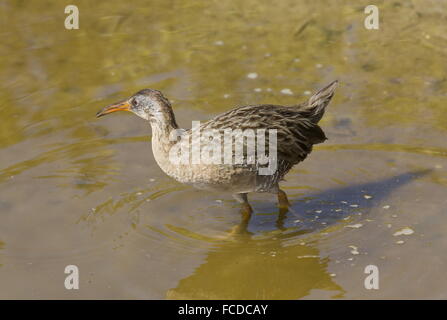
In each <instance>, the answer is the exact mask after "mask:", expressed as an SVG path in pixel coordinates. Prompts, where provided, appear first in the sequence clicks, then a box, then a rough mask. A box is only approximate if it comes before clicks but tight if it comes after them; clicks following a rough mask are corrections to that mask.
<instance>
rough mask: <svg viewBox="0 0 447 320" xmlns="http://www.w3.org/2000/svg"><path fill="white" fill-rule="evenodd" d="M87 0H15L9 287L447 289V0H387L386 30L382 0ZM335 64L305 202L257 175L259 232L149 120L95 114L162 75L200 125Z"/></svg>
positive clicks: (362, 294)
mask: <svg viewBox="0 0 447 320" xmlns="http://www.w3.org/2000/svg"><path fill="white" fill-rule="evenodd" d="M77 3H78V7H79V10H80V29H79V30H66V29H65V28H64V19H65V17H66V15H65V14H64V7H65V4H62V3H59V2H56V1H54V2H43V1H0V25H1V28H0V35H1V38H2V43H1V44H0V55H1V56H2V59H0V70H1V71H0V111H1V117H0V155H1V157H0V284H1V285H0V298H3V299H4V298H65V299H79V298H112V299H114V298H125V299H127V298H135V299H165V298H167V299H178V298H187V299H208V298H218V299H229V298H233V299H235V298H237V299H239V298H240V299H263V298H265V299H301V298H306V299H313V298H355V299H358V298H368V299H376V298H444V299H445V298H447V294H446V292H447V291H446V288H447V280H445V277H444V271H445V269H446V267H447V255H446V254H445V248H446V246H447V237H446V234H447V215H446V214H445V213H446V212H445V207H446V205H447V199H446V197H445V195H446V192H447V147H446V143H445V141H446V140H445V137H446V133H447V122H446V116H445V115H446V113H447V95H446V94H447V80H446V76H445V70H446V61H447V60H446V58H447V49H446V48H447V37H446V36H445V32H444V29H443V28H442V26H444V25H445V21H446V13H447V5H446V3H445V2H441V1H422V0H414V1H377V2H376V5H377V6H378V7H379V8H380V16H381V24H380V29H379V30H374V31H369V30H366V29H365V28H364V27H363V19H364V17H365V14H364V13H363V9H364V7H365V6H366V5H368V4H370V3H369V2H367V1H357V2H356V4H353V3H352V1H330V2H328V1H318V0H317V1H312V2H309V1H296V0H294V1H289V0H281V1H277V2H275V3H273V2H271V1H254V0H247V1H225V2H219V1H188V2H183V1H158V0H157V1H149V2H148V1H133V2H132V5H130V4H129V3H127V2H125V1H107V2H103V3H99V2H95V3H93V2H91V1H78V2H77ZM250 73H256V74H257V77H255V78H254V79H253V77H247V75H248V74H250ZM334 79H338V80H339V81H340V86H339V88H338V89H337V92H336V95H335V97H334V99H333V101H332V102H331V104H330V106H329V108H328V111H327V113H326V115H325V117H324V119H323V120H322V122H321V126H322V127H323V128H324V130H325V132H326V135H327V136H328V138H329V140H328V141H327V142H326V143H325V144H322V145H319V146H318V147H316V148H315V150H314V152H313V153H312V154H311V156H309V157H308V159H307V160H306V161H305V162H303V163H301V164H300V165H298V166H296V167H295V168H294V169H293V170H292V171H291V172H290V173H289V174H288V176H287V178H286V180H287V181H285V182H284V183H283V187H284V189H285V190H286V192H287V193H288V194H289V198H290V200H291V202H292V207H291V208H290V210H289V211H288V212H279V210H278V209H277V208H276V204H275V199H274V197H273V196H271V195H252V196H251V197H250V198H251V201H252V204H253V207H254V211H255V212H254V215H253V217H252V219H251V220H250V223H249V224H248V226H247V231H248V232H247V233H246V234H245V235H241V236H234V235H232V233H231V232H232V230H234V228H235V227H236V226H238V224H239V223H240V212H239V207H238V205H237V203H236V202H235V201H233V200H232V198H231V197H230V196H229V195H226V194H215V193H208V192H202V191H197V190H194V189H192V188H190V187H186V186H183V185H181V184H179V183H177V182H175V181H173V180H171V179H170V178H168V177H167V176H165V175H164V173H163V172H162V171H161V170H160V169H159V168H158V167H157V165H156V164H155V161H154V159H153V155H152V152H151V149H150V143H149V142H150V134H151V130H150V127H149V125H148V124H147V123H145V122H144V121H143V120H141V119H139V118H137V117H135V116H133V115H131V114H114V115H111V116H109V117H104V118H101V119H100V120H98V119H96V118H95V117H94V115H95V113H96V111H97V110H99V109H100V108H102V107H103V106H105V105H107V104H109V103H112V102H115V101H117V100H120V99H122V98H124V97H127V96H128V95H130V94H132V93H134V92H136V91H138V90H140V89H142V88H146V87H149V88H155V89H159V90H161V91H163V92H164V93H165V95H166V96H167V97H168V98H169V99H171V100H172V101H173V106H174V109H175V113H176V115H177V118H178V122H179V123H180V124H181V125H182V126H184V127H190V126H191V121H192V120H205V119H208V118H209V117H211V116H214V115H216V114H218V113H219V112H223V111H225V110H228V109H230V108H232V107H234V106H237V105H243V104H255V103H274V104H296V103H298V102H301V101H304V100H305V99H307V98H308V97H309V92H313V91H315V90H316V89H318V88H320V87H322V86H324V85H326V84H327V83H329V82H330V81H332V80H334ZM284 89H289V90H285V91H284ZM284 92H285V93H289V92H291V93H292V94H284ZM403 228H409V229H411V230H412V231H413V233H412V234H411V235H400V236H395V235H394V234H395V233H396V232H399V231H400V230H401V229H403ZM71 264H74V265H77V266H78V267H79V270H80V289H79V290H71V291H69V290H66V289H65V288H64V279H65V276H66V275H65V274H64V269H65V266H67V265H71ZM371 264H372V265H376V266H378V267H379V270H380V289H379V290H366V289H365V288H364V284H363V283H364V279H365V277H366V274H364V269H365V267H366V266H367V265H371Z"/></svg>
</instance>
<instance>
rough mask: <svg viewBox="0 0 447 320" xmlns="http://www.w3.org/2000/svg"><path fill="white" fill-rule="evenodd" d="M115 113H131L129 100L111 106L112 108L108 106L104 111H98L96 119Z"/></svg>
mask: <svg viewBox="0 0 447 320" xmlns="http://www.w3.org/2000/svg"><path fill="white" fill-rule="evenodd" d="M115 111H130V104H129V102H127V100H124V101H121V102H118V103H116V104H111V105H110V106H107V107H105V108H104V109H102V110H100V111H98V113H96V117H97V118H99V117H102V116H104V115H106V114H108V113H112V112H115Z"/></svg>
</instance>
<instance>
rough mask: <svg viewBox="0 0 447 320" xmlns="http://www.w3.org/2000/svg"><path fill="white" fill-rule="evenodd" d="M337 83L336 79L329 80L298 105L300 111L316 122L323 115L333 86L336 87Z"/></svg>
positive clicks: (332, 93) (333, 88) (333, 90)
mask: <svg viewBox="0 0 447 320" xmlns="http://www.w3.org/2000/svg"><path fill="white" fill-rule="evenodd" d="M337 84H338V81H337V80H335V81H333V82H331V83H330V84H329V85H327V86H326V87H324V88H323V89H320V90H319V91H318V92H317V93H315V94H314V95H313V96H312V97H310V98H309V100H308V101H307V102H306V103H304V104H303V105H302V106H301V107H300V109H301V110H302V111H304V112H306V113H307V114H308V117H309V119H311V121H312V122H313V123H318V122H319V121H320V120H321V118H322V117H323V115H324V110H325V109H326V106H327V105H328V104H329V101H331V99H332V96H333V95H334V92H335V88H337Z"/></svg>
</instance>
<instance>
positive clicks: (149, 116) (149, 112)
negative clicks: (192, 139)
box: [96, 89, 173, 121]
mask: <svg viewBox="0 0 447 320" xmlns="http://www.w3.org/2000/svg"><path fill="white" fill-rule="evenodd" d="M115 111H130V112H133V113H135V114H136V115H137V116H139V117H141V118H143V119H145V120H149V121H152V120H163V119H166V120H167V119H168V118H170V117H171V116H172V117H173V114H172V108H171V105H170V103H169V101H168V100H167V99H166V98H165V97H164V96H163V94H162V93H161V92H160V91H158V90H154V89H143V90H141V91H138V92H137V93H135V94H134V95H133V96H131V97H130V98H128V99H125V100H123V101H120V102H118V103H114V104H111V105H109V106H107V107H105V108H103V109H102V110H100V111H98V113H96V116H97V117H98V118H99V117H102V116H104V115H106V114H109V113H112V112H115Z"/></svg>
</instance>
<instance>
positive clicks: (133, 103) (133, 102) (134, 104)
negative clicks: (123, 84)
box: [131, 99, 138, 107]
mask: <svg viewBox="0 0 447 320" xmlns="http://www.w3.org/2000/svg"><path fill="white" fill-rule="evenodd" d="M131 103H132V105H133V106H134V107H136V106H137V104H138V102H137V99H132V102H131Z"/></svg>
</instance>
